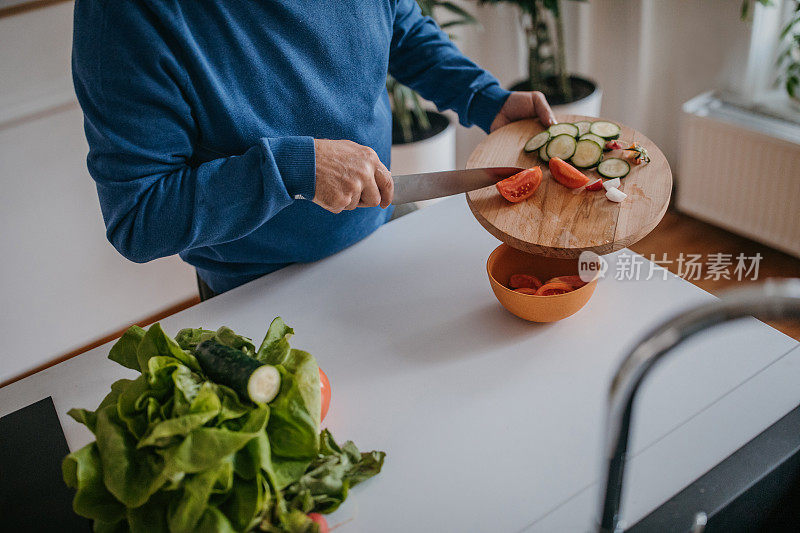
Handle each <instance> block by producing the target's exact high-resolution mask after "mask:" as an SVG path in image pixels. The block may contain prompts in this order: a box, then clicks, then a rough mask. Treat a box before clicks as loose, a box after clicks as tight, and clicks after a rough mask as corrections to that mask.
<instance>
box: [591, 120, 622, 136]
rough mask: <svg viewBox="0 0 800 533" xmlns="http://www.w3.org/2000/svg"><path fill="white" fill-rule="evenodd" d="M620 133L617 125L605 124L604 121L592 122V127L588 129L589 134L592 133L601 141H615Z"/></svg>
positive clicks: (620, 129)
mask: <svg viewBox="0 0 800 533" xmlns="http://www.w3.org/2000/svg"><path fill="white" fill-rule="evenodd" d="M621 131H622V128H620V127H619V126H618V125H617V124H614V123H613V122H606V121H605V120H598V121H597V122H592V125H591V126H590V127H589V133H594V134H595V135H598V136H600V137H602V138H603V139H616V138H618V137H619V133H620V132H621Z"/></svg>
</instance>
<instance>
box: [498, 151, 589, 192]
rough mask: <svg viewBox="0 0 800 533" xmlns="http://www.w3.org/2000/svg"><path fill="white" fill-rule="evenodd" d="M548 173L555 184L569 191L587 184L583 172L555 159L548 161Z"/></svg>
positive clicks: (587, 181) (587, 180) (561, 160)
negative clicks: (551, 175) (557, 183)
mask: <svg viewBox="0 0 800 533" xmlns="http://www.w3.org/2000/svg"><path fill="white" fill-rule="evenodd" d="M550 173H551V174H553V178H554V179H555V180H556V181H557V182H559V183H560V184H561V185H563V186H565V187H569V188H570V189H578V188H579V187H583V186H584V185H586V184H587V183H589V178H587V177H586V176H585V175H584V174H583V172H581V171H580V170H578V169H577V168H575V167H573V166H572V165H570V164H569V163H567V162H566V161H564V160H563V159H559V158H557V157H554V158H552V159H551V160H550ZM501 183H502V182H501Z"/></svg>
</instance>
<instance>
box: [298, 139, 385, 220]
mask: <svg viewBox="0 0 800 533" xmlns="http://www.w3.org/2000/svg"><path fill="white" fill-rule="evenodd" d="M314 150H315V152H316V165H317V176H316V178H317V185H316V192H315V194H314V203H315V204H318V205H320V206H322V207H323V208H325V209H327V210H328V211H330V212H331V213H341V212H342V211H344V210H350V209H355V208H356V207H375V206H378V205H379V206H381V207H382V208H386V207H388V206H389V204H391V203H392V198H393V196H394V182H393V181H392V174H391V173H390V172H389V169H387V168H386V167H385V166H384V165H383V163H381V160H380V159H378V154H376V153H375V151H374V150H373V149H372V148H368V147H366V146H362V145H360V144H356V143H354V142H352V141H346V140H341V141H332V140H328V139H314Z"/></svg>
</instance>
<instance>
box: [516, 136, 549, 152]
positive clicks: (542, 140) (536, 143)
mask: <svg viewBox="0 0 800 533" xmlns="http://www.w3.org/2000/svg"><path fill="white" fill-rule="evenodd" d="M549 140H550V132H549V131H543V132H541V133H537V134H536V135H534V136H533V137H531V138H530V139H528V142H526V143H525V148H523V150H525V151H526V152H535V151H536V150H538V149H539V148H541V147H542V146H544V145H545V144H547V141H549Z"/></svg>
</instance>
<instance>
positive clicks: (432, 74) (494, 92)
mask: <svg viewBox="0 0 800 533" xmlns="http://www.w3.org/2000/svg"><path fill="white" fill-rule="evenodd" d="M389 73H390V74H391V75H392V76H394V77H395V78H396V79H397V80H398V81H400V82H401V83H403V84H405V85H408V86H409V87H411V88H412V89H414V90H415V91H417V92H418V93H420V94H421V95H422V96H423V97H425V98H427V99H428V100H431V101H432V102H434V103H435V104H436V106H437V107H438V108H439V109H440V110H441V109H452V110H453V111H455V112H456V113H458V117H459V122H460V123H461V124H463V125H464V126H472V125H473V124H474V125H477V126H479V127H481V128H482V129H483V130H484V131H486V132H487V133H488V132H489V126H491V124H492V121H493V120H494V118H495V116H497V113H498V112H499V111H500V108H501V107H503V104H504V103H505V101H506V99H507V98H508V95H509V94H510V93H509V91H506V90H505V89H503V88H502V87H500V83H499V82H498V81H497V79H496V78H495V77H494V76H492V75H491V74H490V73H488V72H486V71H485V70H483V69H482V68H480V67H479V66H478V65H476V64H475V63H473V62H472V61H470V60H469V59H468V58H467V57H465V56H464V55H463V54H462V53H461V52H460V51H459V50H458V48H457V47H456V46H455V45H454V44H453V42H452V41H451V40H450V39H449V38H448V37H447V35H446V34H445V33H444V32H443V31H442V30H441V29H440V28H439V26H438V25H437V24H436V22H435V21H434V20H433V19H431V18H430V17H424V16H422V12H421V11H420V8H419V6H418V5H417V2H416V0H397V6H396V12H395V19H394V29H393V36H392V49H391V53H390V56H389Z"/></svg>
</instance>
